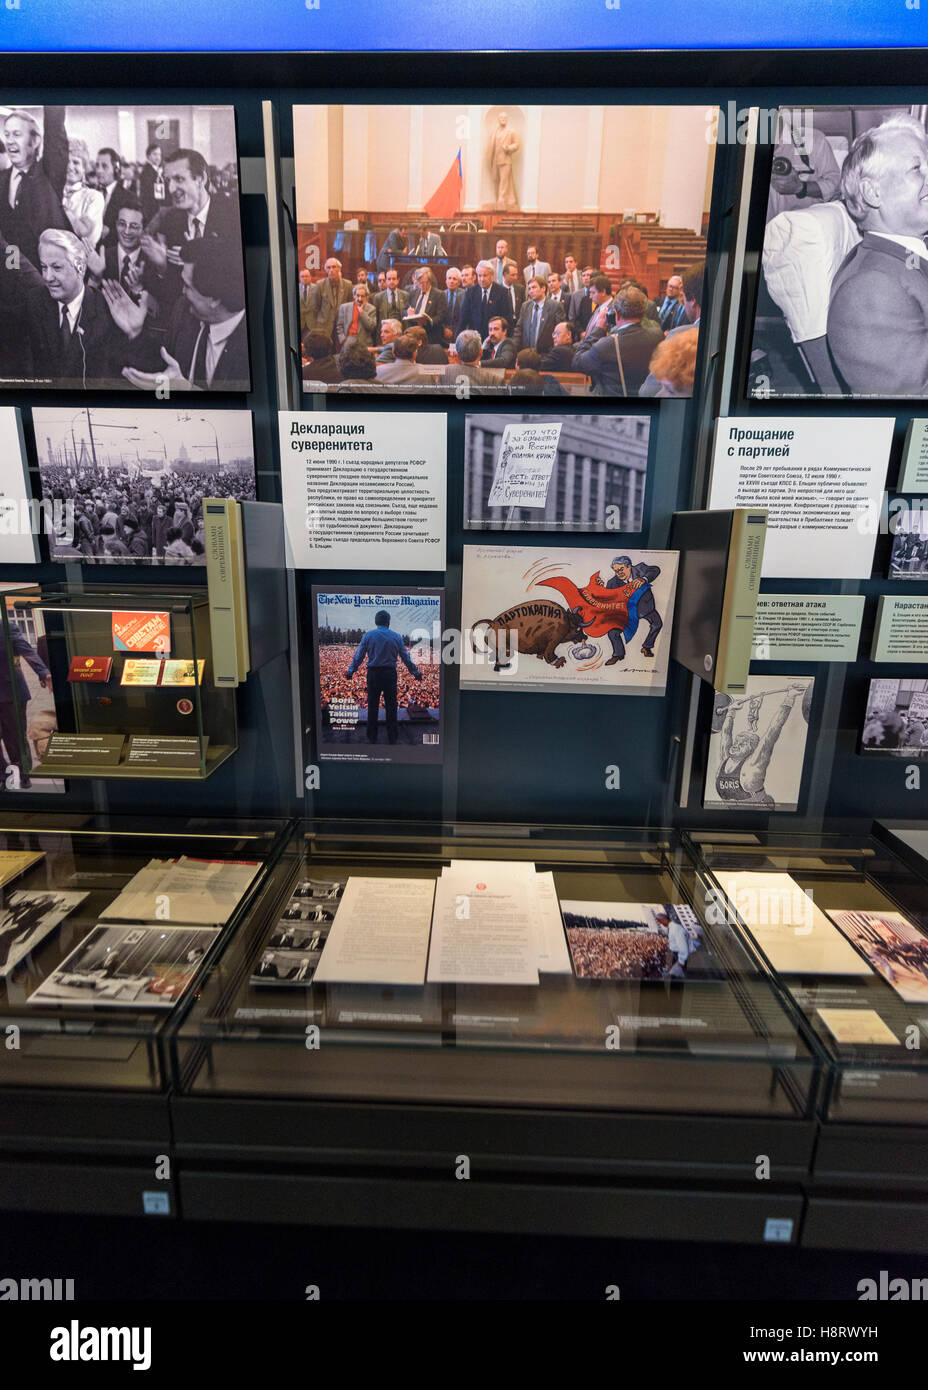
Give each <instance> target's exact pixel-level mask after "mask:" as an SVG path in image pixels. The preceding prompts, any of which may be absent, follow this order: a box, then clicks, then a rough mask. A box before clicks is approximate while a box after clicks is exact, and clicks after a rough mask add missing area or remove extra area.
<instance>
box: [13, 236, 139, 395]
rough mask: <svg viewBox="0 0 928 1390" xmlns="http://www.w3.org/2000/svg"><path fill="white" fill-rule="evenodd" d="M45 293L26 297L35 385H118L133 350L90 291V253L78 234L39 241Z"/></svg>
mask: <svg viewBox="0 0 928 1390" xmlns="http://www.w3.org/2000/svg"><path fill="white" fill-rule="evenodd" d="M38 256H39V265H40V267H41V271H42V280H43V284H44V288H42V289H41V290H39V289H34V290H31V291H30V292H29V294H28V295H27V296H26V321H27V331H28V353H29V357H30V359H31V372H32V376H33V377H34V378H35V379H36V380H43V379H47V380H49V381H52V382H54V384H55V385H56V386H59V387H72V388H76V389H78V390H80V389H82V388H85V387H88V386H101V385H117V384H118V383H119V372H120V369H121V367H122V365H123V362H124V361H125V360H126V355H125V354H126V353H127V351H128V348H129V343H128V340H127V338H125V337H123V336H122V335H121V334H120V332H119V331H118V329H117V326H116V325H115V324H114V322H113V319H112V318H111V317H110V315H109V313H108V312H107V305H106V303H105V302H104V299H103V298H101V296H100V295H99V294H98V292H97V291H96V290H95V289H93V288H91V287H90V286H89V285H85V283H84V278H85V275H86V270H87V252H86V249H85V247H84V245H83V243H82V242H81V241H79V240H78V238H77V237H76V236H75V235H74V233H73V232H63V231H58V230H55V229H53V230H50V231H46V232H43V233H42V235H41V236H40V237H39V251H38Z"/></svg>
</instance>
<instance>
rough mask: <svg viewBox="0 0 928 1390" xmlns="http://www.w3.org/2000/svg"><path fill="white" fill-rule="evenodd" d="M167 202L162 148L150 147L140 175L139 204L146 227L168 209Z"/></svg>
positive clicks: (146, 152) (157, 146)
mask: <svg viewBox="0 0 928 1390" xmlns="http://www.w3.org/2000/svg"><path fill="white" fill-rule="evenodd" d="M167 201H168V195H167V189H166V187H165V183H164V159H163V155H162V151H161V146H160V145H149V146H148V149H147V150H146V151H145V163H144V164H143V165H142V172H141V173H140V174H139V202H140V203H141V204H142V213H143V215H144V217H145V225H146V227H147V226H148V224H149V222H151V221H152V219H153V218H155V217H157V216H158V213H159V212H160V211H161V209H162V208H163V207H167Z"/></svg>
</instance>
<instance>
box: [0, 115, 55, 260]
mask: <svg viewBox="0 0 928 1390" xmlns="http://www.w3.org/2000/svg"><path fill="white" fill-rule="evenodd" d="M3 143H4V145H5V146H6V154H7V158H8V159H9V161H10V167H9V168H8V169H3V170H0V235H2V236H3V239H4V240H5V241H6V242H7V244H8V245H9V246H16V247H18V249H19V254H20V256H21V257H24V258H25V259H26V260H27V261H29V262H30V263H31V264H32V265H33V266H37V265H38V264H39V237H40V236H41V235H42V233H43V232H44V231H46V230H48V229H50V228H58V229H59V230H60V231H70V230H71V224H70V222H69V221H68V218H67V215H66V214H65V211H64V209H63V207H62V206H61V193H62V191H63V187H64V183H63V180H62V184H61V186H60V187H59V188H58V189H57V190H56V188H55V187H54V185H53V184H52V182H51V180H50V178H49V175H48V167H47V161H46V160H45V159H44V158H42V149H43V146H42V136H41V135H40V133H39V127H38V125H37V124H36V122H35V121H34V120H33V118H32V116H29V115H27V114H26V112H24V111H11V112H10V114H9V115H8V116H7V118H6V120H5V121H4V123H3Z"/></svg>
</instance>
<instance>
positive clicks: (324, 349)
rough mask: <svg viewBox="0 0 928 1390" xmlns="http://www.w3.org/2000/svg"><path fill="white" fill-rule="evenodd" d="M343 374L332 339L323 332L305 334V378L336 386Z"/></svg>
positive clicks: (305, 379)
mask: <svg viewBox="0 0 928 1390" xmlns="http://www.w3.org/2000/svg"><path fill="white" fill-rule="evenodd" d="M341 379H342V374H341V372H340V371H339V370H338V363H337V362H336V361H335V357H334V355H333V353H332V342H331V339H329V338H327V337H326V336H325V334H323V333H312V332H309V333H304V334H303V380H304V381H320V382H322V383H323V384H324V385H326V386H334V385H335V384H336V383H337V382H339V381H341Z"/></svg>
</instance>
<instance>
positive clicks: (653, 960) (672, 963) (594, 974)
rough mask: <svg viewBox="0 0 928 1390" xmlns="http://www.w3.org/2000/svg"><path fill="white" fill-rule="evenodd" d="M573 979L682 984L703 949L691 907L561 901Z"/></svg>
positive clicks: (698, 922)
mask: <svg viewBox="0 0 928 1390" xmlns="http://www.w3.org/2000/svg"><path fill="white" fill-rule="evenodd" d="M561 912H562V913H563V916H564V928H565V930H566V932H567V941H568V943H569V945H570V955H571V959H572V961H573V966H574V974H575V975H576V976H577V977H578V978H579V979H586V980H666V979H671V980H682V979H685V978H686V973H687V962H688V961H689V959H690V957H691V956H692V955H693V954H694V953H695V952H696V951H698V950H699V949H700V947H701V946H702V924H701V922H700V921H699V918H698V917H697V916H696V913H695V912H694V911H693V909H692V908H691V907H685V906H682V905H680V904H671V903H599V902H562V903H561Z"/></svg>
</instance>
